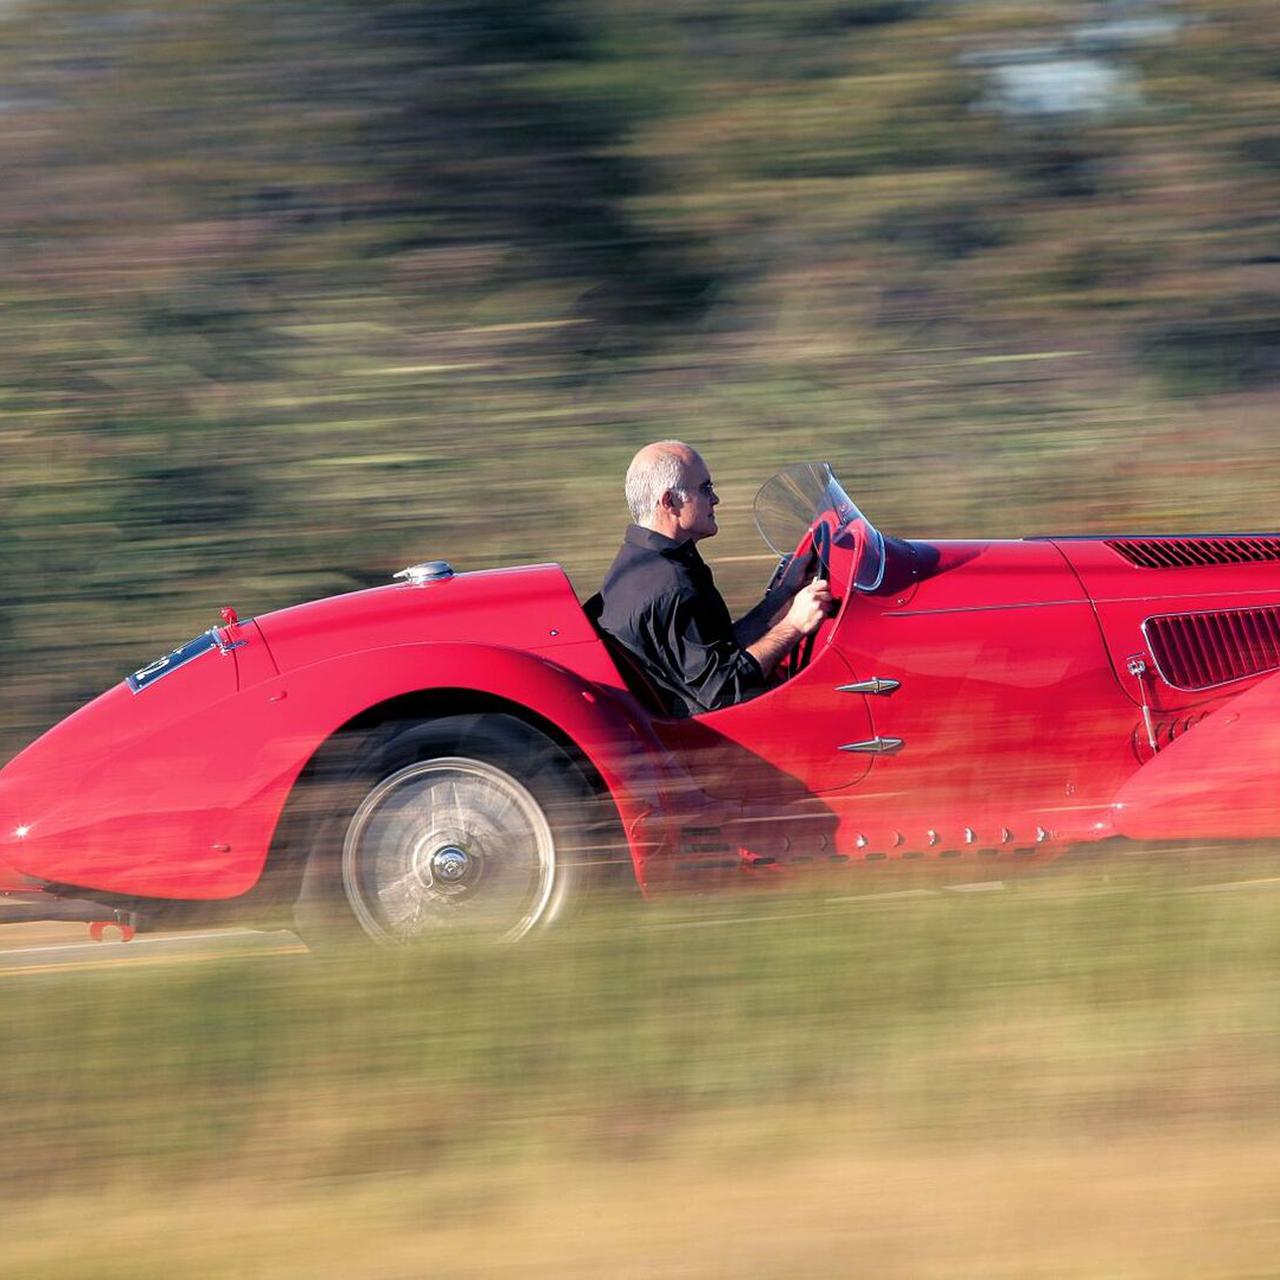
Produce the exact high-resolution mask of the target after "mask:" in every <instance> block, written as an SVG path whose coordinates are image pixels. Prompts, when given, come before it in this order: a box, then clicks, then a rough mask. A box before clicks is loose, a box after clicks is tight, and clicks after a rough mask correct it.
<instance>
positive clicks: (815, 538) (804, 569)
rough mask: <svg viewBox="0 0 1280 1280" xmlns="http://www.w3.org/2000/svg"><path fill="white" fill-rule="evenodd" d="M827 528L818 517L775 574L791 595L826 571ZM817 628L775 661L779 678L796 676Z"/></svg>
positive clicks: (807, 658)
mask: <svg viewBox="0 0 1280 1280" xmlns="http://www.w3.org/2000/svg"><path fill="white" fill-rule="evenodd" d="M830 554H831V529H830V528H829V526H828V525H827V523H826V522H825V521H824V520H818V521H817V522H816V523H815V524H814V525H813V526H812V527H811V528H810V529H809V530H808V531H807V532H806V533H805V535H804V537H803V538H801V539H800V542H799V545H798V546H797V547H796V549H795V554H794V555H792V557H791V560H790V563H788V564H787V566H786V568H785V569H784V570H783V572H782V574H781V575H780V577H779V581H778V585H779V586H780V587H783V588H790V590H789V592H788V594H789V595H791V596H792V597H794V596H795V595H796V593H797V592H799V591H801V590H802V589H803V588H804V587H806V586H807V585H808V584H809V583H810V582H812V581H813V580H814V579H815V578H826V577H828V576H829V575H830V572H831V570H830ZM817 634H818V633H817V631H816V630H814V631H810V632H809V634H808V635H806V636H805V637H804V638H803V639H801V640H800V641H799V643H797V645H796V646H795V648H794V649H792V650H791V652H790V653H789V654H787V656H786V657H785V658H784V659H783V660H782V662H781V663H780V664H779V666H780V668H781V670H782V674H783V678H784V679H786V680H790V679H792V678H793V677H795V676H798V675H799V674H800V672H801V671H803V670H804V669H805V667H807V666H808V665H809V662H810V661H811V659H812V658H813V649H814V644H815V642H816V637H817Z"/></svg>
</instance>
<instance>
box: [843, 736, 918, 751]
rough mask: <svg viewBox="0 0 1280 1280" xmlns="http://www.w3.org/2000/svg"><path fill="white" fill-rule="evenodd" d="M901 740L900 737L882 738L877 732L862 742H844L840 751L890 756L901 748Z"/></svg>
mask: <svg viewBox="0 0 1280 1280" xmlns="http://www.w3.org/2000/svg"><path fill="white" fill-rule="evenodd" d="M902 743H903V740H902V739H901V738H882V737H880V735H879V734H877V735H876V736H875V737H874V738H867V739H866V740H865V741H864V742H846V743H845V744H844V746H842V747H841V748H840V750H841V751H862V752H865V753H866V754H867V755H873V756H891V755H893V754H894V752H895V751H901V750H902Z"/></svg>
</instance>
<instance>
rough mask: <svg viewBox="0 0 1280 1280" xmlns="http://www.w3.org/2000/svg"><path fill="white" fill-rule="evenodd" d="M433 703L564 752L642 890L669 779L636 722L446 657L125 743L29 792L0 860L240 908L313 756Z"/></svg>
mask: <svg viewBox="0 0 1280 1280" xmlns="http://www.w3.org/2000/svg"><path fill="white" fill-rule="evenodd" d="M432 695H435V696H437V697H438V699H439V705H440V706H442V707H449V706H450V705H452V706H454V707H461V706H465V705H468V702H470V704H471V705H479V706H483V705H485V704H486V703H488V704H489V705H492V706H495V707H499V708H500V707H502V706H503V705H504V704H505V705H506V706H508V707H509V708H511V709H512V711H513V712H514V713H515V714H521V713H522V712H523V713H525V714H527V715H531V716H532V717H533V718H535V719H536V720H539V721H542V722H544V723H545V724H546V725H549V726H550V727H551V729H552V730H553V731H554V732H555V733H556V734H558V735H560V736H561V737H562V738H564V739H567V740H568V741H570V742H572V743H573V744H574V746H575V747H576V748H577V749H578V750H579V751H580V752H581V754H582V756H583V757H584V758H585V760H586V761H587V762H588V763H589V765H590V766H591V768H592V769H594V771H595V772H596V774H597V775H598V776H599V778H600V780H601V781H602V782H603V784H604V786H605V787H606V788H607V791H608V794H609V797H610V798H611V800H612V802H613V804H614V806H615V808H616V809H617V813H618V817H619V820H620V823H621V826H622V829H623V831H624V832H625V833H626V836H627V841H628V848H629V851H630V855H631V858H632V861H633V865H634V868H635V871H636V875H637V879H638V881H639V882H640V884H641V885H642V886H643V884H644V881H645V865H646V862H647V860H648V857H649V855H650V854H651V853H652V851H653V849H654V848H655V847H656V846H657V845H659V844H660V843H661V842H662V836H661V835H660V834H659V835H650V834H648V832H649V831H650V829H651V828H652V829H653V830H655V831H660V830H661V811H662V806H663V799H662V792H663V782H662V776H663V772H664V770H668V769H670V768H672V767H673V766H672V764H671V762H670V760H669V757H667V755H666V752H665V751H664V749H663V748H662V747H661V745H660V744H659V743H658V742H657V740H656V739H655V738H654V737H653V735H652V733H651V732H650V731H649V730H648V727H647V723H646V721H645V719H644V717H643V715H640V714H637V713H636V711H635V710H634V709H633V708H631V707H629V706H628V705H627V700H626V698H625V696H624V695H615V694H614V693H613V692H612V691H610V690H608V689H606V688H602V687H601V686H598V685H595V684H593V683H591V682H589V681H587V680H586V679H584V678H583V677H582V676H579V675H577V674H575V673H574V672H573V671H570V670H568V669H567V668H565V667H563V666H561V665H560V664H559V663H557V662H555V661H552V660H551V659H550V658H548V657H546V656H544V655H542V654H539V653H536V652H527V651H521V650H515V649H507V648H503V647H501V646H499V645H478V644H459V643H423V644H403V645H393V646H389V647H386V648H379V649H366V650H361V651H356V652H350V653H346V654H342V655H339V656H336V657H333V658H331V659H326V660H323V661H320V662H317V663H314V664H312V665H309V666H304V667H300V668H296V669H294V670H290V671H286V672H285V673H283V674H281V675H274V674H273V675H271V676H270V677H268V678H265V679H262V680H261V681H259V682H258V683H256V684H254V685H251V686H250V687H248V688H243V687H242V688H241V690H240V691H239V693H237V694H235V695H234V696H231V697H227V698H224V699H221V700H219V701H217V702H215V703H214V704H213V705H211V706H210V707H208V708H207V709H206V710H205V711H203V712H201V713H200V714H198V715H197V716H194V717H191V718H189V719H186V720H183V721H181V722H179V723H177V724H176V725H173V726H170V727H166V728H165V729H164V730H162V731H158V732H157V733H155V734H153V735H151V736H150V737H148V738H143V739H141V740H138V741H135V742H134V743H132V744H131V747H130V753H129V755H128V756H127V757H126V758H122V759H117V760H115V761H113V766H112V768H111V769H110V770H103V771H99V772H98V774H97V775H96V776H85V777H80V778H77V779H76V780H75V785H74V786H71V785H67V784H69V783H70V781H71V780H69V779H68V780H66V782H67V784H60V783H59V780H58V779H55V778H47V779H45V780H44V783H43V785H42V786H36V785H35V779H34V778H28V779H26V781H27V782H28V783H29V784H30V785H29V790H30V791H31V793H32V794H33V795H34V794H36V793H40V794H41V795H43V796H44V797H46V800H45V801H44V804H45V808H44V810H43V811H37V810H38V808H39V806H38V805H35V806H34V807H29V809H28V816H27V818H26V819H24V821H23V826H29V827H30V832H29V837H28V838H24V839H21V840H16V841H15V840H14V839H13V838H12V837H10V838H8V839H7V840H5V841H4V845H5V847H3V848H2V849H0V858H3V859H4V861H6V862H8V863H10V864H11V865H12V866H14V867H15V868H17V869H18V870H19V871H21V872H24V873H26V874H28V875H33V876H37V877H40V878H43V879H46V880H54V881H57V882H59V883H64V884H71V885H76V886H78V887H81V888H86V889H97V890H100V891H107V892H112V893H117V894H125V895H137V896H143V897H159V898H191V899H221V898H231V897H236V896H239V895H241V894H244V893H246V892H247V891H249V890H250V889H252V888H253V887H254V885H255V884H257V882H258V880H259V879H260V877H261V876H262V873H263V869H264V867H265V865H266V862H267V857H268V852H269V850H270V849H271V847H272V842H273V839H274V837H275V834H276V831H277V828H278V826H279V823H280V819H281V815H282V813H283V812H284V809H285V805H286V802H287V800H288V798H289V796H290V794H291V792H292V790H293V788H294V786H295V784H296V783H297V782H298V780H299V777H300V776H301V775H302V772H303V770H304V769H305V767H306V766H307V764H308V762H309V761H310V760H311V759H312V758H313V757H314V756H315V754H316V752H317V751H318V750H319V749H320V748H321V747H322V746H323V745H324V744H325V743H327V742H329V741H331V740H332V739H333V738H334V736H335V735H336V734H339V733H341V732H342V731H343V730H344V728H346V727H348V726H350V725H352V724H354V723H360V722H364V721H367V719H368V716H369V715H370V714H371V713H373V714H377V710H376V709H379V708H385V710H386V714H387V715H389V716H391V715H395V714H396V708H395V703H396V701H397V700H400V699H406V700H407V701H405V703H404V713H405V714H414V713H415V712H414V708H415V707H416V708H417V711H416V714H423V713H424V711H423V707H424V703H423V702H422V701H421V698H422V696H426V697H427V698H428V699H430V698H431V697H432ZM443 713H447V711H445V712H443ZM426 714H430V711H429V709H428V710H427V711H426ZM158 779H160V780H162V782H158ZM646 818H649V821H648V823H646V821H645V820H646ZM655 819H656V820H655Z"/></svg>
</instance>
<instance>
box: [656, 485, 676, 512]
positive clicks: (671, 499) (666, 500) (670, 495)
mask: <svg viewBox="0 0 1280 1280" xmlns="http://www.w3.org/2000/svg"><path fill="white" fill-rule="evenodd" d="M658 505H659V506H660V507H661V508H662V509H663V511H669V512H670V513H671V514H673V515H674V514H675V513H676V512H678V511H679V510H680V495H679V494H677V493H676V491H675V490H674V489H664V490H663V491H662V497H661V498H659V499H658Z"/></svg>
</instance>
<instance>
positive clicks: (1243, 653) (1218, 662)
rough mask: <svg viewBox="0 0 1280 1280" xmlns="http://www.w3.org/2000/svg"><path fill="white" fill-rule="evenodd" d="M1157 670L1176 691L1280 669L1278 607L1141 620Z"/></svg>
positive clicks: (1217, 683)
mask: <svg viewBox="0 0 1280 1280" xmlns="http://www.w3.org/2000/svg"><path fill="white" fill-rule="evenodd" d="M1142 630H1143V633H1144V634H1145V635H1146V637H1147V644H1148V645H1149V646H1150V648H1151V657H1152V658H1153V659H1154V661H1155V664H1156V670H1157V671H1159V672H1160V675H1161V676H1162V677H1163V679H1164V680H1165V681H1166V682H1167V683H1169V684H1171V685H1172V686H1173V687H1174V688H1175V689H1187V690H1191V689H1210V688H1212V687H1213V686H1214V685H1219V684H1226V683H1227V682H1228V681H1231V680H1243V679H1244V678H1245V677H1246V676H1256V675H1259V674H1260V673H1261V672H1263V671H1275V670H1277V669H1280V607H1268V608H1265V609H1226V610H1223V611H1221V612H1219V613H1174V614H1167V615H1165V616H1164V617H1159V618H1148V619H1147V620H1146V622H1144V623H1143V624H1142Z"/></svg>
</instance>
